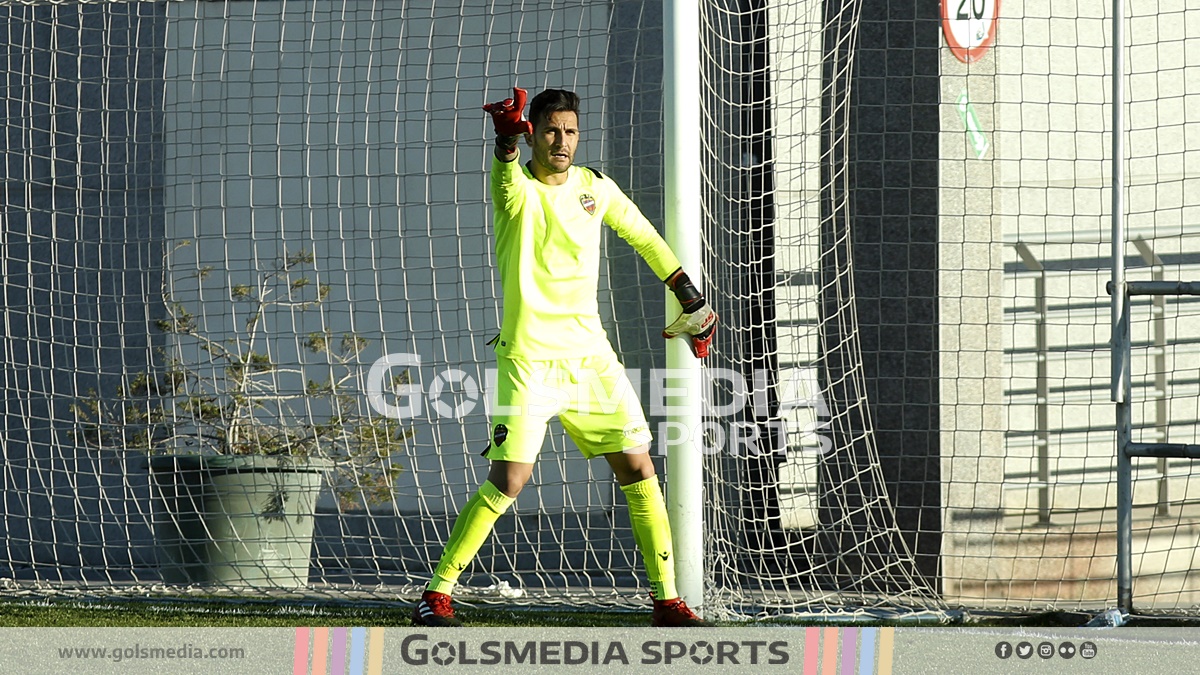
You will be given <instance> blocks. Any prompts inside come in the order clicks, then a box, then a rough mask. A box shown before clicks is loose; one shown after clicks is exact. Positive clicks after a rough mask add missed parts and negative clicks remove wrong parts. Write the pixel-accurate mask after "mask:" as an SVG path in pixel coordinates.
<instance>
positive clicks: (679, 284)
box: [662, 269, 717, 359]
mask: <svg viewBox="0 0 1200 675" xmlns="http://www.w3.org/2000/svg"><path fill="white" fill-rule="evenodd" d="M667 286H669V287H670V288H671V290H672V291H673V292H674V293H675V298H676V299H677V300H679V305H680V306H681V307H683V312H682V313H681V314H680V315H679V318H678V319H675V321H674V322H673V323H671V325H670V326H667V327H666V328H664V329H663V333H662V335H663V337H664V338H667V339H668V340H669V339H671V338H673V337H677V336H679V335H687V336H688V337H689V338H690V342H689V346H690V347H691V348H692V354H693V355H695V357H696V358H698V359H702V358H704V357H706V356H708V348H709V347H710V346H711V345H712V339H713V333H715V332H716V330H717V313H716V312H714V311H713V310H712V307H710V306H709V305H708V302H707V301H706V300H705V299H704V296H703V295H701V294H700V291H699V290H697V288H696V286H695V285H694V284H692V280H691V279H689V278H688V275H687V274H686V273H684V271H683V270H682V269H679V270H676V271H675V272H674V273H673V274H672V275H671V276H670V277H668V278H667Z"/></svg>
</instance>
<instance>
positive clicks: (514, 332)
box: [491, 157, 679, 361]
mask: <svg viewBox="0 0 1200 675" xmlns="http://www.w3.org/2000/svg"><path fill="white" fill-rule="evenodd" d="M491 179H492V204H493V206H494V208H495V217H494V222H495V236H496V259H497V266H498V267H499V269H500V282H501V285H502V286H503V292H504V316H503V320H502V323H501V326H500V339H499V341H498V342H497V343H496V345H495V346H496V353H497V354H501V355H506V356H511V357H514V358H521V359H526V360H531V361H544V360H556V359H568V358H576V357H581V356H589V355H592V354H598V353H603V352H607V351H611V350H612V347H611V345H610V343H609V341H608V335H607V334H606V333H605V332H604V327H603V326H602V325H601V323H600V309H599V305H598V302H597V299H596V295H597V286H598V283H599V274H600V243H601V234H602V232H601V227H600V225H601V223H607V224H608V226H609V227H611V228H612V229H613V230H615V231H616V232H617V234H619V235H621V238H623V239H624V240H625V241H627V242H629V244H630V245H631V246H633V248H634V249H635V250H636V251H637V252H638V254H639V255H641V256H642V258H644V259H645V260H646V262H647V263H648V264H649V265H650V269H652V270H654V273H655V274H656V275H658V278H659V279H666V278H667V276H668V275H670V274H671V273H672V272H674V271H675V270H677V269H679V259H678V258H676V257H675V254H674V253H673V252H672V251H671V248H670V247H669V246H667V243H666V242H665V241H663V238H662V237H661V236H659V234H658V232H657V231H656V230H655V229H654V226H653V225H651V224H650V221H648V220H646V217H645V216H644V215H642V212H641V211H639V210H638V208H637V206H636V205H634V203H633V202H632V201H631V200H630V199H629V197H627V196H625V193H623V192H621V189H620V188H619V187H617V184H616V183H614V182H613V181H612V180H611V179H609V178H607V177H606V176H603V175H601V174H600V172H598V171H595V170H592V169H588V168H584V167H578V166H572V167H570V168H569V169H568V174H567V180H566V182H565V183H563V184H562V185H547V184H545V183H543V182H541V181H539V180H538V179H536V178H534V177H533V174H531V173H530V172H529V169H527V168H526V167H524V166H523V165H522V162H521V161H519V159H515V160H513V161H511V162H502V161H500V160H499V159H496V158H495V157H493V159H492V176H491Z"/></svg>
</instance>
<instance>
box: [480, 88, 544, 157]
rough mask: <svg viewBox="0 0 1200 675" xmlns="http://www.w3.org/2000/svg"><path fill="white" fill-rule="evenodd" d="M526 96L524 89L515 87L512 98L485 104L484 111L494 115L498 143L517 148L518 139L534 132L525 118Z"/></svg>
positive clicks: (493, 122)
mask: <svg viewBox="0 0 1200 675" xmlns="http://www.w3.org/2000/svg"><path fill="white" fill-rule="evenodd" d="M525 97H526V91H525V90H524V89H521V88H520V87H513V97H512V98H506V99H504V100H503V101H500V102H498V103H489V104H487V105H485V106H483V109H484V111H485V112H487V114H489V115H491V116H492V124H493V125H494V126H495V127H496V136H497V139H496V142H497V143H499V144H501V145H504V146H505V147H510V148H515V147H516V146H517V139H518V138H520V137H521V135H522V134H532V133H533V125H532V124H530V123H529V120H527V119H525V114H524V111H525Z"/></svg>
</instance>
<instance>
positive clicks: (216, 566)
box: [150, 455, 333, 589]
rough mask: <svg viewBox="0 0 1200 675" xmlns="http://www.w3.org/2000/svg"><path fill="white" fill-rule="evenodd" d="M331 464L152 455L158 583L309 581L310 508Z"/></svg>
mask: <svg viewBox="0 0 1200 675" xmlns="http://www.w3.org/2000/svg"><path fill="white" fill-rule="evenodd" d="M332 468H333V462H332V461H329V460H323V459H303V458H296V457H287V456H253V455H237V456H220V455H217V456H199V455H184V456H160V457H151V458H150V476H151V485H152V490H153V493H154V498H155V499H154V509H155V512H154V532H155V538H156V539H157V541H158V560H159V565H160V567H161V571H162V577H163V581H164V582H165V583H168V584H178V585H213V586H230V587H254V588H283V589H296V588H303V587H305V586H307V585H308V569H309V559H310V555H311V551H312V539H313V513H314V510H315V505H316V502H317V497H318V495H319V493H320V491H321V482H322V477H323V474H325V473H326V472H327V471H329V470H330V469H332Z"/></svg>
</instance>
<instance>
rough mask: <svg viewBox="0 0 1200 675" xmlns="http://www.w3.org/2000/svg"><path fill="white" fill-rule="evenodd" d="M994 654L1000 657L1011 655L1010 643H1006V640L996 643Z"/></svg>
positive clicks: (1005, 657)
mask: <svg viewBox="0 0 1200 675" xmlns="http://www.w3.org/2000/svg"><path fill="white" fill-rule="evenodd" d="M996 656H998V657H1000V658H1002V659H1007V658H1008V657H1010V656H1012V645H1010V644H1008V643H1007V642H1001V643H999V644H997V645H996Z"/></svg>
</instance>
